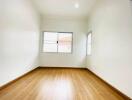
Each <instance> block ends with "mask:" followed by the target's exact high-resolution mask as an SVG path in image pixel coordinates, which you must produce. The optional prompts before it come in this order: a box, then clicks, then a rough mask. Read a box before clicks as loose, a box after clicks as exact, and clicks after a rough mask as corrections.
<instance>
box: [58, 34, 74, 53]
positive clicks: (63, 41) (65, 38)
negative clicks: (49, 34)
mask: <svg viewBox="0 0 132 100" xmlns="http://www.w3.org/2000/svg"><path fill="white" fill-rule="evenodd" d="M71 51H72V33H59V37H58V52H65V53H70V52H71Z"/></svg>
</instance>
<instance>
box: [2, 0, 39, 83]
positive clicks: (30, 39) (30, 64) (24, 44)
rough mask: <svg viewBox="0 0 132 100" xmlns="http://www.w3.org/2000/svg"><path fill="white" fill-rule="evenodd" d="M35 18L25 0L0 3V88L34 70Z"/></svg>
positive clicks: (36, 59)
mask: <svg viewBox="0 0 132 100" xmlns="http://www.w3.org/2000/svg"><path fill="white" fill-rule="evenodd" d="M38 17H39V16H38V15H37V13H36V11H35V10H34V9H33V7H32V4H31V3H30V2H29V1H28V0H0V86H2V85H4V84H6V83H8V82H10V81H11V80H13V79H16V78H17V77H19V76H21V75H23V74H24V73H26V72H28V71H30V70H31V69H33V68H35V67H38V54H39V50H38V48H39V19H38Z"/></svg>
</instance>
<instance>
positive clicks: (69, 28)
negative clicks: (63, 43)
mask: <svg viewBox="0 0 132 100" xmlns="http://www.w3.org/2000/svg"><path fill="white" fill-rule="evenodd" d="M86 25H87V21H86V20H82V19H81V18H80V19H78V18H77V19H76V18H75V19H73V18H69V17H61V18H60V17H46V16H45V17H44V18H42V23H41V31H57V32H73V54H64V53H58V54H57V53H43V52H42V51H41V54H40V66H50V67H85V64H86V59H85V58H86V32H87V28H86ZM41 35H42V34H41ZM41 47H42V43H41Z"/></svg>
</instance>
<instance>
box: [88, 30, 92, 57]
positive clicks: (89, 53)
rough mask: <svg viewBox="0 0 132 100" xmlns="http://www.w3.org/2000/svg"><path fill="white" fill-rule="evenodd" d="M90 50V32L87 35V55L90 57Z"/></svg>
mask: <svg viewBox="0 0 132 100" xmlns="http://www.w3.org/2000/svg"><path fill="white" fill-rule="evenodd" d="M91 48H92V32H89V34H88V35H87V55H91Z"/></svg>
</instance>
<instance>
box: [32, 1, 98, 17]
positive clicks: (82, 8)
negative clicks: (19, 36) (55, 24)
mask: <svg viewBox="0 0 132 100" xmlns="http://www.w3.org/2000/svg"><path fill="white" fill-rule="evenodd" d="M95 1H96V0H33V3H34V4H35V6H36V7H37V9H38V10H39V12H40V13H41V14H42V15H52V16H53V15H55V16H76V17H85V16H87V15H88V13H89V11H90V10H91V9H92V7H93V5H94V3H95ZM75 3H79V8H75Z"/></svg>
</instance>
